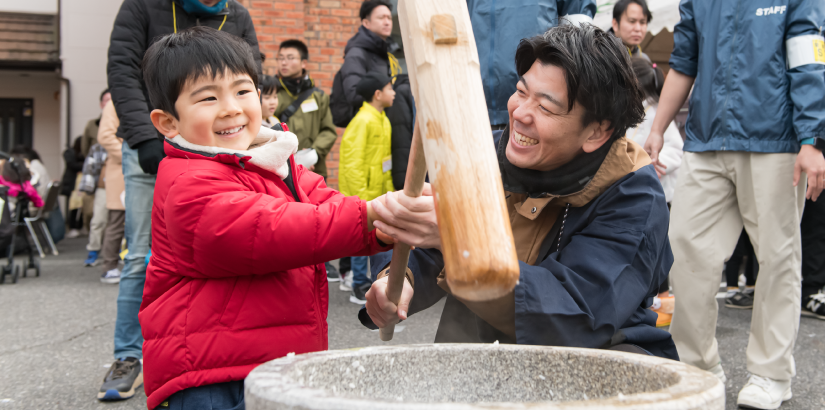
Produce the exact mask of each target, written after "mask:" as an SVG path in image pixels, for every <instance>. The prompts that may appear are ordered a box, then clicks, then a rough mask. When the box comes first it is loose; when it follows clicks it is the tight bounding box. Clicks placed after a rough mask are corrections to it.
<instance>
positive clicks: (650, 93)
mask: <svg viewBox="0 0 825 410" xmlns="http://www.w3.org/2000/svg"><path fill="white" fill-rule="evenodd" d="M630 61H631V65H632V66H633V72H634V73H636V79H637V80H638V81H639V87H640V88H641V89H642V92H643V93H644V94H645V97H646V98H647V99H649V100H651V101H654V102H659V96H660V95H662V86H664V85H665V74H664V73H662V69H661V68H659V67H656V66H655V65H653V64H651V63H650V61H647V60H646V59H644V58H641V57H633V58H631V59H630Z"/></svg>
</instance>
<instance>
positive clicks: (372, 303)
mask: <svg viewBox="0 0 825 410" xmlns="http://www.w3.org/2000/svg"><path fill="white" fill-rule="evenodd" d="M387 280H389V277H388V276H384V277H383V278H381V279H378V280H377V281H375V282H373V284H372V287H370V290H369V291H367V295H366V296H367V314H369V315H370V318H371V319H372V323H375V325H376V326H378V327H381V328H383V327H386V326H387V325H388V324H395V323H398V321H399V320H406V319H407V311H408V310H409V309H410V301H411V300H412V297H413V288H412V286H410V282H409V281H408V280H407V279H406V278H405V279H404V289H403V290H402V291H401V299H399V300H398V306H396V305H395V304H394V303H392V302H390V300H389V299H387Z"/></svg>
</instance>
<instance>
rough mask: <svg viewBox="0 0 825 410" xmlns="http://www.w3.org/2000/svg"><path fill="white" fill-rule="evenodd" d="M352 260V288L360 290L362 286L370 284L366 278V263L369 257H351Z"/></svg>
mask: <svg viewBox="0 0 825 410" xmlns="http://www.w3.org/2000/svg"><path fill="white" fill-rule="evenodd" d="M350 259H351V260H352V268H351V269H352V288H353V289H355V288H360V287H362V286H366V285H370V284H372V281H371V280H370V279H369V278H368V277H367V262H368V261H369V260H370V257H369V256H353V257H352V258H350Z"/></svg>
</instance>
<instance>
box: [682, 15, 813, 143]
mask: <svg viewBox="0 0 825 410" xmlns="http://www.w3.org/2000/svg"><path fill="white" fill-rule="evenodd" d="M679 13H680V14H681V20H680V21H679V23H678V24H676V27H675V28H674V31H673V42H674V46H673V53H672V54H671V56H670V67H671V68H672V69H674V70H676V71H678V72H680V73H682V74H684V75H687V76H690V77H696V82H695V84H694V86H693V92H692V93H691V97H690V111H689V113H688V118H687V123H686V125H685V134H686V139H685V151H690V152H706V151H747V152H759V153H779V152H790V153H795V152H798V151H799V147H800V144H799V143H800V141H802V140H804V139H808V138H813V137H820V138H825V99H823V98H822V96H823V95H825V65H823V64H825V59H822V60H821V62H820V63H812V64H805V65H801V66H799V67H796V68H791V69H788V65H787V58H788V50H787V47H786V41H788V40H790V39H793V38H796V37H800V36H804V35H814V36H819V37H820V38H821V36H822V34H821V33H820V28H819V27H820V26H821V25H822V24H823V21H825V2H822V1H821V0H777V1H773V2H770V3H765V2H754V1H747V0H730V1H696V0H683V1H682V2H681V3H680V4H679ZM808 46H809V47H813V44H811V43H810V42H809V44H808Z"/></svg>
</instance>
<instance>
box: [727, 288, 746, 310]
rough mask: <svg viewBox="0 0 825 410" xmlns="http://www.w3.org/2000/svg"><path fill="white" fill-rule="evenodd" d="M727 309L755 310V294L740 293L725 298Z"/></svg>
mask: <svg viewBox="0 0 825 410" xmlns="http://www.w3.org/2000/svg"><path fill="white" fill-rule="evenodd" d="M725 307H729V308H732V309H753V292H748V291H739V292H736V293H734V294H733V296H731V297H727V298H725Z"/></svg>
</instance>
